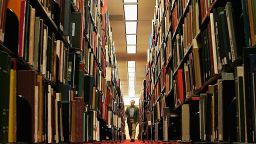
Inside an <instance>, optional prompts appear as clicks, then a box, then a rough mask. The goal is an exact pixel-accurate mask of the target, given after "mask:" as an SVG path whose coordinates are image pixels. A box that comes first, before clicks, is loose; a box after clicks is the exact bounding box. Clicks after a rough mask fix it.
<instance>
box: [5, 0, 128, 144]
mask: <svg viewBox="0 0 256 144" xmlns="http://www.w3.org/2000/svg"><path fill="white" fill-rule="evenodd" d="M0 3H1V5H0V11H1V17H0V23H1V26H0V29H1V31H0V33H1V39H0V40H1V41H0V55H1V60H0V68H1V72H0V79H1V80H0V81H1V82H0V83H1V85H3V87H1V88H0V89H1V92H0V99H1V102H0V111H1V113H2V114H1V115H0V119H1V120H0V121H1V124H0V125H1V129H0V135H1V138H0V143H16V142H17V143H20V142H21V143H22V142H24V143H92V142H95V143H100V142H102V141H111V142H117V141H118V142H120V141H123V140H124V121H125V120H124V102H123V98H122V92H121V89H120V79H119V76H118V68H117V60H116V54H115V46H114V42H113V40H112V32H111V25H110V22H109V14H108V12H107V11H106V10H105V8H106V5H107V4H106V3H104V2H103V1H102V0H44V1H43V0H21V1H20V0H10V1H7V0H1V1H0Z"/></svg>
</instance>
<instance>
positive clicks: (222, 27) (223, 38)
mask: <svg viewBox="0 0 256 144" xmlns="http://www.w3.org/2000/svg"><path fill="white" fill-rule="evenodd" d="M217 10H218V15H219V19H218V20H219V21H218V23H219V24H218V26H219V27H218V29H219V31H218V32H219V40H220V46H221V50H222V52H223V54H224V57H222V64H224V65H225V64H229V63H230V62H231V50H230V42H229V36H228V26H227V17H226V14H225V11H224V8H222V7H219V8H217Z"/></svg>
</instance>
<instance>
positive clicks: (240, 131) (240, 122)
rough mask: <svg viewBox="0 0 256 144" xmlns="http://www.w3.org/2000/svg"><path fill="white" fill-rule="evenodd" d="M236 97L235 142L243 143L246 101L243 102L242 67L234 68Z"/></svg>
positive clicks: (243, 83)
mask: <svg viewBox="0 0 256 144" xmlns="http://www.w3.org/2000/svg"><path fill="white" fill-rule="evenodd" d="M235 74H236V78H235V86H236V97H237V114H238V116H237V126H238V128H237V141H240V142H243V141H245V137H246V131H247V130H246V118H245V115H246V105H245V103H246V101H245V82H244V80H245V79H244V67H243V66H238V67H237V68H236V73H235Z"/></svg>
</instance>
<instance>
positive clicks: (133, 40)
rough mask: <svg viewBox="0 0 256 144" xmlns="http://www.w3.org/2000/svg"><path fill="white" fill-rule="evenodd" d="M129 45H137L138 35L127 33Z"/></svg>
mask: <svg viewBox="0 0 256 144" xmlns="http://www.w3.org/2000/svg"><path fill="white" fill-rule="evenodd" d="M126 43H127V45H136V35H126Z"/></svg>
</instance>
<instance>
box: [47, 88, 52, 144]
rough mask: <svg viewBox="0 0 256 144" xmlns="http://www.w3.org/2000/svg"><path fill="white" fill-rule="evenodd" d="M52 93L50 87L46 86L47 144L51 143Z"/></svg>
mask: <svg viewBox="0 0 256 144" xmlns="http://www.w3.org/2000/svg"><path fill="white" fill-rule="evenodd" d="M52 91H53V89H52V88H51V85H48V95H47V112H48V113H47V115H48V116H47V134H48V136H47V138H48V140H47V141H48V143H52Z"/></svg>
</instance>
